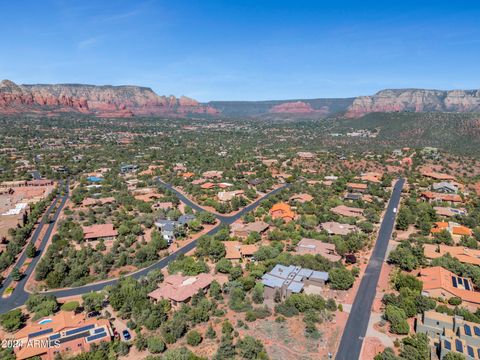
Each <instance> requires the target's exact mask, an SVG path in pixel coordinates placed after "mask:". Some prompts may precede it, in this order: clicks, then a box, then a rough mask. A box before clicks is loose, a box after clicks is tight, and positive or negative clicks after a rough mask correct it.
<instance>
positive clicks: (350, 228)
mask: <svg viewBox="0 0 480 360" xmlns="http://www.w3.org/2000/svg"><path fill="white" fill-rule="evenodd" d="M318 228H319V229H321V230H325V231H326V232H327V233H329V234H330V235H343V236H345V235H348V234H350V233H352V232H357V231H358V230H359V229H358V228H357V227H356V226H355V225H350V224H341V223H339V222H336V221H328V222H324V223H322V224H320V226H319V227H318Z"/></svg>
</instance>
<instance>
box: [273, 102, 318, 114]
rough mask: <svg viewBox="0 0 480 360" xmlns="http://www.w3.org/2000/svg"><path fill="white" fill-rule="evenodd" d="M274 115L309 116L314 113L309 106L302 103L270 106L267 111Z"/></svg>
mask: <svg viewBox="0 0 480 360" xmlns="http://www.w3.org/2000/svg"><path fill="white" fill-rule="evenodd" d="M269 111H270V112H271V113H274V114H283V113H286V114H310V113H313V112H315V110H314V109H313V108H312V106H311V105H310V104H307V103H305V102H303V101H294V102H285V103H282V104H278V105H275V106H272V107H271V108H270V110H269Z"/></svg>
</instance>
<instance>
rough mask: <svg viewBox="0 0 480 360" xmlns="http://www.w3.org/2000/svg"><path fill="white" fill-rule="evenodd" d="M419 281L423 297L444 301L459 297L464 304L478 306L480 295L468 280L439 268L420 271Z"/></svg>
mask: <svg viewBox="0 0 480 360" xmlns="http://www.w3.org/2000/svg"><path fill="white" fill-rule="evenodd" d="M419 280H420V281H421V282H422V283H423V291H422V294H423V295H425V296H429V297H432V298H441V299H445V300H448V299H449V298H451V297H459V298H461V299H462V300H463V302H464V303H470V305H473V306H475V307H477V306H478V305H480V293H478V292H476V291H475V290H474V288H473V285H472V282H471V281H470V279H468V278H464V277H461V276H457V275H456V274H454V273H452V272H450V271H448V270H446V269H444V268H442V267H441V266H435V267H431V268H426V269H422V270H420V273H419ZM465 305H467V304H465ZM470 307H471V306H470Z"/></svg>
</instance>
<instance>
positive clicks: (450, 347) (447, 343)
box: [443, 340, 452, 350]
mask: <svg viewBox="0 0 480 360" xmlns="http://www.w3.org/2000/svg"><path fill="white" fill-rule="evenodd" d="M443 344H444V345H445V349H447V350H451V349H452V344H450V341H448V340H445V341H444V342H443Z"/></svg>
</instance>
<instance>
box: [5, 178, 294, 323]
mask: <svg viewBox="0 0 480 360" xmlns="http://www.w3.org/2000/svg"><path fill="white" fill-rule="evenodd" d="M157 180H158V182H159V183H160V184H161V185H162V186H164V187H165V188H167V189H169V190H171V191H173V192H174V193H175V194H176V196H177V197H178V198H179V199H180V200H181V201H183V202H184V203H185V204H187V205H188V206H190V207H191V208H192V209H194V210H196V211H205V210H204V209H203V208H201V207H200V206H199V205H197V204H195V203H194V202H192V201H191V200H190V199H188V198H187V197H186V196H184V195H183V194H181V193H180V192H178V191H177V190H176V189H174V188H173V187H172V186H171V185H170V184H167V183H165V182H163V181H161V180H160V179H157ZM287 186H288V184H286V185H283V186H282V187H280V188H278V189H275V190H273V191H271V192H270V193H268V194H266V195H265V196H264V197H263V198H261V199H258V200H256V201H255V202H253V203H251V204H250V205H248V206H246V207H245V208H244V209H242V210H241V211H240V212H238V213H237V214H235V215H233V216H224V215H217V214H214V215H215V216H216V218H217V219H218V220H220V224H219V226H216V227H215V228H213V229H212V230H210V231H209V232H208V233H206V235H214V234H215V233H217V232H218V231H219V230H220V229H221V226H220V225H222V224H223V225H230V224H232V223H234V222H235V221H237V220H238V219H240V217H242V216H243V215H244V214H245V213H247V212H249V211H251V210H253V209H255V208H256V207H257V206H258V205H259V204H260V203H261V202H262V201H264V200H265V199H267V198H269V197H271V196H273V195H275V194H277V193H279V192H280V191H282V190H283V189H284V188H286V187H287ZM67 198H68V194H66V195H65V197H64V198H63V199H62V203H61V205H60V207H59V209H58V210H57V212H56V213H55V216H54V221H53V222H52V223H51V224H50V225H49V228H48V230H47V233H46V234H45V237H44V239H43V240H42V244H41V246H40V249H39V250H40V252H43V251H44V250H45V249H44V248H45V245H46V243H47V241H48V238H49V237H50V234H51V232H52V230H53V226H54V224H55V222H56V221H57V219H58V215H59V214H60V211H61V209H62V208H63V205H64V204H65V202H66V201H67ZM42 223H43V220H42ZM37 237H38V235H37ZM196 246H197V240H194V241H192V242H191V243H189V244H187V245H186V246H184V247H182V248H180V249H179V250H177V251H176V252H174V253H172V254H170V255H168V256H167V257H165V258H163V259H161V260H159V261H158V262H156V263H154V264H152V265H151V266H149V267H146V268H144V269H142V270H139V271H137V272H135V273H133V274H130V275H127V277H128V276H131V277H133V278H136V279H138V278H139V277H141V276H145V275H147V274H148V273H149V272H150V271H152V270H154V269H163V268H164V267H166V266H167V265H168V264H169V263H170V262H171V261H173V260H175V259H176V258H177V257H178V256H179V255H181V254H186V253H188V252H189V251H190V250H192V249H194V248H195V247H196ZM39 259H40V255H37V257H36V258H34V260H33V261H32V263H31V264H30V265H29V267H28V269H27V271H26V273H25V274H26V276H25V277H24V278H23V279H22V280H21V281H20V283H19V284H18V285H17V288H16V289H15V291H14V292H13V294H12V295H11V296H10V297H9V298H8V299H4V300H1V301H0V314H2V313H5V312H7V311H9V310H12V309H14V308H16V307H18V306H21V305H23V304H24V303H25V302H26V301H27V299H28V296H29V293H27V292H26V291H25V289H24V287H25V283H26V281H27V279H28V277H29V276H30V275H31V274H32V273H33V270H34V269H35V266H36V264H37V262H38V261H39ZM117 282H118V279H112V280H108V281H104V282H101V283H96V284H90V285H85V286H80V287H76V288H70V289H62V290H52V291H48V292H44V294H52V295H55V296H56V297H66V296H77V295H82V294H85V293H89V292H91V291H100V290H102V289H103V288H104V287H105V286H107V285H114V284H115V283H117ZM1 289H3V287H2V288H1ZM1 289H0V290H1Z"/></svg>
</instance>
